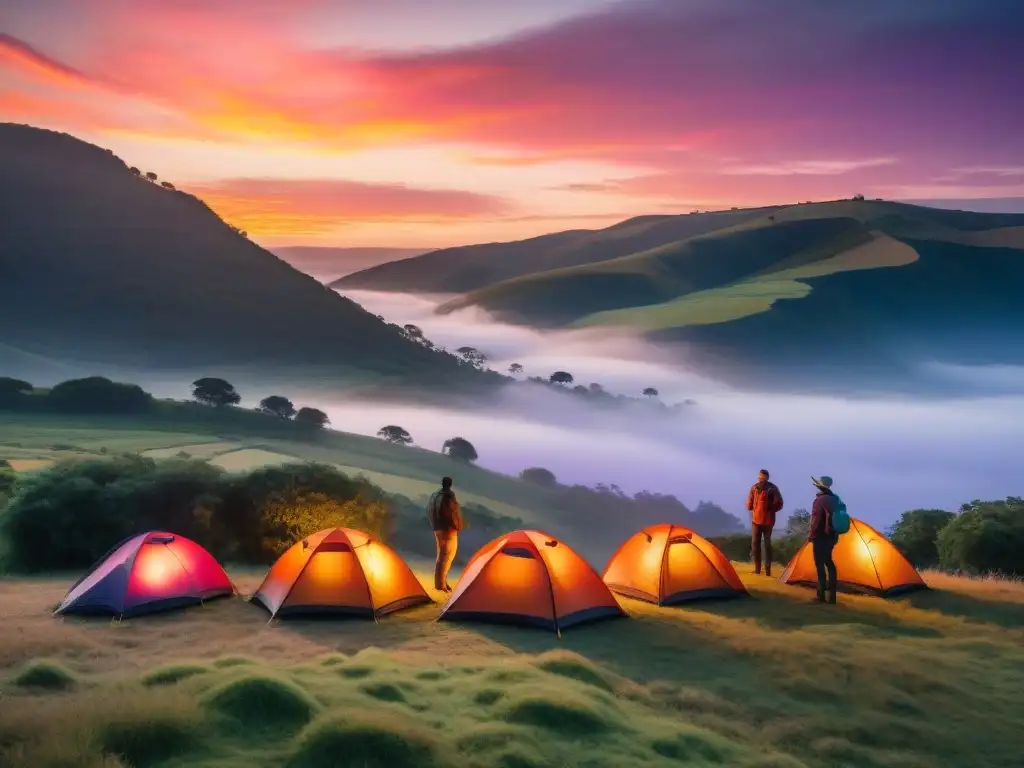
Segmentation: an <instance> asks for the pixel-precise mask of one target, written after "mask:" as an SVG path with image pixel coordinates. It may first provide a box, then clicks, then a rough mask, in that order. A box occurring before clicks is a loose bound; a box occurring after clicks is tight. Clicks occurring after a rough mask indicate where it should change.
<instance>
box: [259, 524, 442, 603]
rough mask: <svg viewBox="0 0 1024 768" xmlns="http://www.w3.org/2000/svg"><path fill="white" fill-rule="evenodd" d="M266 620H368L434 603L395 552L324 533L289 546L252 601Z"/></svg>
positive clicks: (350, 533)
mask: <svg viewBox="0 0 1024 768" xmlns="http://www.w3.org/2000/svg"><path fill="white" fill-rule="evenodd" d="M252 601H253V602H254V603H259V604H260V605H262V606H263V607H264V608H266V609H267V610H268V611H270V615H271V616H272V617H274V616H286V615H289V614H295V613H339V614H353V615H357V616H372V617H373V618H374V619H377V618H378V617H380V616H383V615H384V614H386V613H391V612H392V611H397V610H399V609H401V608H408V607H410V606H413V605H420V604H422V603H429V602H432V601H431V599H430V598H429V597H428V596H427V593H426V590H424V589H423V585H421V584H420V582H419V580H418V579H417V578H416V576H415V575H414V574H413V572H412V570H411V569H410V568H409V566H408V565H406V563H405V561H404V560H402V558H401V557H399V556H398V555H397V554H395V552H394V551H392V550H391V549H390V548H389V547H387V546H385V545H384V544H382V543H381V542H379V541H377V540H376V539H374V538H373V537H371V536H369V535H367V534H365V533H363V532H362V531H356V530H353V529H351V528H326V529H324V530H322V531H317V532H316V533H314V534H312V535H310V536H307V537H306V538H304V539H303V540H302V541H299V542H297V543H296V544H294V545H293V546H291V547H290V548H289V549H288V550H287V551H286V552H285V553H284V554H283V555H281V556H280V557H279V558H278V559H277V562H275V563H274V565H273V566H271V568H270V572H269V573H268V574H267V576H266V578H265V579H263V583H262V584H260V588H259V589H257V590H256V593H255V594H254V595H253V596H252Z"/></svg>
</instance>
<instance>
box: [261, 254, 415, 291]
mask: <svg viewBox="0 0 1024 768" xmlns="http://www.w3.org/2000/svg"><path fill="white" fill-rule="evenodd" d="M268 250H269V251H270V252H271V253H273V254H274V255H275V256H278V257H280V258H281V259H284V260H285V261H287V262H288V263H289V264H291V265H292V266H293V267H295V268H296V269H297V270H299V271H300V272H305V273H306V274H307V275H310V276H312V277H315V278H316V279H317V280H319V281H320V282H321V283H329V282H332V281H334V280H337V279H338V278H340V277H344V276H345V275H351V274H352V273H353V272H359V271H360V270H364V269H369V268H370V267H375V266H377V265H378V264H386V263H387V262H389V261H397V260H399V259H410V258H412V257H413V256H419V255H421V254H424V253H427V252H428V251H429V250H431V249H430V248H333V247H321V246H309V245H289V246H281V247H279V248H269V249H268Z"/></svg>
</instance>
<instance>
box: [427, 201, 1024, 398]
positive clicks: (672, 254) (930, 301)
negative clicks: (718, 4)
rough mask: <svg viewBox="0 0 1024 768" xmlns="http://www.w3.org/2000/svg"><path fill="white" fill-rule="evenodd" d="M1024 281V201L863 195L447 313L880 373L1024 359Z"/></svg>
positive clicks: (526, 284) (513, 289)
mask: <svg viewBox="0 0 1024 768" xmlns="http://www.w3.org/2000/svg"><path fill="white" fill-rule="evenodd" d="M1021 285H1024V215H1020V214H987V213H972V212H965V211H953V210H938V209H931V208H924V207H919V206H912V205H906V204H901V203H891V202H884V201H852V200H850V201H836V202H830V203H818V204H806V205H797V206H792V207H789V208H784V209H777V210H774V211H770V212H758V213H757V215H756V216H755V217H751V218H748V219H747V220H745V221H742V222H740V223H737V224H734V225H733V226H729V227H726V228H721V229H718V230H715V231H713V232H710V233H707V234H703V235H698V236H691V237H685V238H680V239H678V240H675V241H672V242H668V243H664V244H662V245H660V246H658V247H655V248H651V249H648V250H645V251H640V252H637V253H632V254H629V255H627V256H622V257H619V258H616V259H609V260H600V261H595V262H594V263H590V264H584V265H581V266H577V267H572V268H566V269H558V270H549V271H545V272H537V273H534V274H529V275H525V276H522V277H519V278H516V279H512V280H507V281H504V282H501V283H497V284H493V285H490V286H487V287H485V288H483V289H480V290H477V291H473V292H470V293H467V294H465V295H463V296H460V297H458V298H456V299H454V300H452V301H450V302H449V303H448V304H446V305H444V306H443V307H442V308H441V310H440V311H442V312H450V311H454V310H457V309H461V308H464V307H467V306H479V307H482V308H484V309H486V310H488V311H489V312H491V313H493V314H495V315H496V316H497V317H499V318H501V319H503V320H506V321H510V322H514V323H521V324H528V325H533V326H540V327H548V328H559V327H563V328H564V327H594V326H615V327H619V328H629V329H634V330H636V331H639V332H640V333H643V334H646V335H648V336H649V337H651V338H654V339H657V340H660V341H668V342H677V343H678V342H685V343H686V344H687V346H688V349H689V354H690V359H700V360H701V361H702V362H704V363H705V364H706V365H710V366H713V367H715V368H717V369H718V370H719V371H720V372H724V373H725V374H726V375H727V376H728V377H729V378H734V379H737V380H749V379H750V378H751V377H754V378H756V379H758V380H762V379H764V378H765V377H768V378H772V377H776V378H778V379H779V380H780V381H782V380H785V379H786V378H787V377H788V378H789V379H792V378H793V376H794V375H801V374H799V373H798V371H802V372H808V373H813V374H814V375H818V374H821V375H826V374H828V375H829V376H831V377H832V378H835V377H836V376H839V377H843V376H847V375H850V376H862V377H864V378H871V379H873V380H881V378H886V377H888V378H893V377H897V378H898V377H899V376H901V375H902V373H901V371H902V370H903V369H904V368H910V367H913V366H914V365H916V364H917V363H920V362H923V361H941V362H949V363H963V364H968V363H1018V362H1021V363H1024V302H1021V301H1020V286H1021ZM816 349H817V350H825V349H829V350H832V355H834V357H833V358H832V359H827V356H826V355H823V354H820V353H819V354H816V353H814V352H811V351H810V350H816Z"/></svg>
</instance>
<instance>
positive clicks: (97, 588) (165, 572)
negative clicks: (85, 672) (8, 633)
mask: <svg viewBox="0 0 1024 768" xmlns="http://www.w3.org/2000/svg"><path fill="white" fill-rule="evenodd" d="M233 592H234V587H233V586H232V584H231V580H230V579H229V578H228V575H227V574H226V573H225V572H224V569H223V568H221V566H220V563H218V562H217V561H216V560H215V559H214V557H213V555H211V554H210V553H209V552H207V551H206V550H205V549H203V548H202V547H201V546H199V545H198V544H196V543H195V542H194V541H192V540H190V539H186V538H184V537H183V536H178V535H176V534H173V533H166V532H164V531H150V532H149V533H143V534H140V535H138V536H133V537H132V538H130V539H127V540H125V541H123V542H121V543H120V544H118V545H117V546H116V547H114V548H113V549H112V550H110V552H108V553H107V554H106V555H104V556H103V557H102V558H100V560H99V561H98V562H97V563H96V564H95V565H94V566H93V567H92V568H90V569H89V571H88V573H86V575H85V576H83V577H82V578H81V579H79V580H78V582H76V583H75V585H74V586H73V587H71V590H70V591H69V592H68V594H67V596H66V597H65V598H64V600H63V601H62V602H61V604H60V606H59V607H58V608H57V610H56V611H54V614H55V615H64V614H76V613H77V614H88V613H113V614H116V615H118V616H133V615H138V614H140V613H151V612H153V611H161V610H166V609H169V608H177V607H179V606H183V605H192V604H195V603H201V602H203V601H204V600H209V599H211V598H214V597H220V596H223V595H230V594H232V593H233Z"/></svg>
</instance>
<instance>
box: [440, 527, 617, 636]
mask: <svg viewBox="0 0 1024 768" xmlns="http://www.w3.org/2000/svg"><path fill="white" fill-rule="evenodd" d="M625 615H626V613H625V611H623V610H622V608H621V607H620V606H619V604H618V602H616V600H615V596H614V595H613V594H612V593H611V592H610V591H609V589H608V587H607V586H606V585H605V584H604V582H602V581H601V577H600V576H598V575H597V572H596V571H595V570H594V569H593V568H592V567H591V566H590V564H589V563H587V561H586V560H584V559H583V558H582V557H580V556H579V555H577V554H576V553H575V552H573V551H572V550H571V549H570V548H569V547H568V546H566V545H565V544H564V543H563V542H560V541H557V540H555V539H553V538H552V537H551V536H548V535H547V534H546V533H543V532H541V531H514V532H512V533H507V534H504V535H503V536H499V537H498V538H496V539H494V540H493V541H492V542H490V543H489V544H486V545H485V546H483V547H481V548H480V549H479V550H477V552H476V554H475V555H473V557H472V559H471V560H470V561H469V563H468V564H467V565H466V569H465V570H464V571H463V572H462V578H461V579H459V583H458V584H457V585H456V587H455V591H454V592H452V595H451V597H450V598H449V599H448V602H447V604H445V606H444V608H443V609H442V611H441V615H440V616H439V617H438V619H439V620H451V619H455V620H459V619H462V620H467V621H490V622H495V623H506V624H525V625H528V626H535V627H541V628H543V629H553V630H554V631H555V632H558V633H559V634H561V630H562V629H564V628H565V627H568V626H571V625H573V624H580V623H582V622H585V621H595V620H597V619H605V618H614V617H616V616H625Z"/></svg>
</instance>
